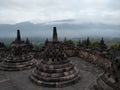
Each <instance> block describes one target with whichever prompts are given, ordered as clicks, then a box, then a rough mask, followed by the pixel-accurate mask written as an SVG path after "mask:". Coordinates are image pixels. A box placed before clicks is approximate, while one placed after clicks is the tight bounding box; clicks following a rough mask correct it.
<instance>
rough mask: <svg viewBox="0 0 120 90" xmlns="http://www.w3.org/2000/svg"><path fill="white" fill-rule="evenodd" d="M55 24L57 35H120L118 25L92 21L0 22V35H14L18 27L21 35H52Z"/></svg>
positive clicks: (73, 36) (72, 36)
mask: <svg viewBox="0 0 120 90" xmlns="http://www.w3.org/2000/svg"><path fill="white" fill-rule="evenodd" d="M53 26H57V28H58V36H59V37H62V38H64V37H68V38H79V37H87V36H90V37H120V25H110V24H109V25H108V24H100V23H98V24H93V23H83V24H75V23H67V22H64V21H63V22H57V21H56V22H51V23H47V24H46V23H40V24H33V23H31V22H22V23H17V24H14V25H10V24H0V37H15V36H16V30H17V29H20V30H21V34H22V36H23V37H45V38H47V37H48V38H49V37H51V36H52V27H53Z"/></svg>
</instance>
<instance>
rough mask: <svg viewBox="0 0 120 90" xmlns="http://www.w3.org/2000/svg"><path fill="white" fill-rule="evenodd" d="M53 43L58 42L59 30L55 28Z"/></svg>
mask: <svg viewBox="0 0 120 90" xmlns="http://www.w3.org/2000/svg"><path fill="white" fill-rule="evenodd" d="M53 41H54V42H57V41H58V36H57V28H56V27H53Z"/></svg>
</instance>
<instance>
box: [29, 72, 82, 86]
mask: <svg viewBox="0 0 120 90" xmlns="http://www.w3.org/2000/svg"><path fill="white" fill-rule="evenodd" d="M30 79H31V80H32V81H33V82H34V83H36V84H37V85H40V86H44V87H65V86H68V85H72V84H75V83H76V82H77V81H78V80H79V79H80V76H79V74H78V75H77V76H76V77H74V78H73V79H71V80H67V81H61V82H45V81H42V80H38V79H36V78H35V77H33V76H30Z"/></svg>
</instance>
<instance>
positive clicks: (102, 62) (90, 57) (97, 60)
mask: <svg viewBox="0 0 120 90" xmlns="http://www.w3.org/2000/svg"><path fill="white" fill-rule="evenodd" d="M78 56H79V57H80V58H83V59H84V60H87V61H89V62H91V63H94V64H96V65H98V66H100V67H102V68H104V69H107V68H108V67H109V66H110V65H111V62H110V60H109V59H107V58H103V57H101V56H100V55H97V54H93V53H90V52H87V51H84V50H79V51H78Z"/></svg>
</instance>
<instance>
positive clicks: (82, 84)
mask: <svg viewBox="0 0 120 90" xmlns="http://www.w3.org/2000/svg"><path fill="white" fill-rule="evenodd" d="M68 59H69V60H72V61H74V62H75V66H76V67H77V68H79V69H80V75H81V79H80V80H79V81H78V83H76V84H73V85H70V86H67V87H64V88H48V87H40V86H38V85H36V84H33V83H32V82H31V81H30V79H29V78H28V76H29V75H31V72H32V71H33V70H34V69H35V68H34V69H30V70H24V71H16V72H14V71H11V72H9V71H0V90H88V89H87V88H89V86H90V85H91V84H93V82H94V80H95V79H96V76H97V75H99V74H100V73H102V72H103V70H101V69H100V68H99V67H97V66H95V65H93V64H91V63H89V62H86V61H85V60H82V59H80V58H77V57H72V58H68Z"/></svg>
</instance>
